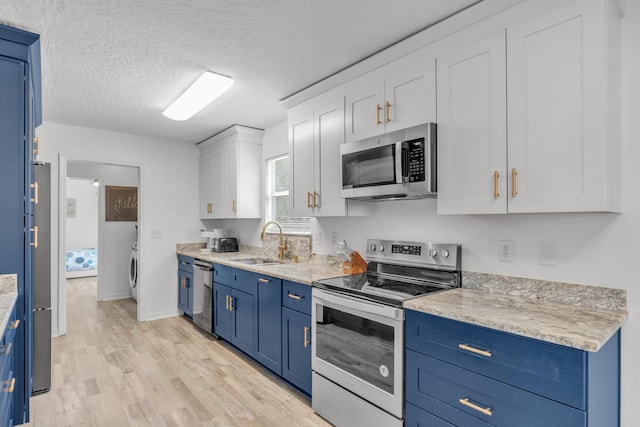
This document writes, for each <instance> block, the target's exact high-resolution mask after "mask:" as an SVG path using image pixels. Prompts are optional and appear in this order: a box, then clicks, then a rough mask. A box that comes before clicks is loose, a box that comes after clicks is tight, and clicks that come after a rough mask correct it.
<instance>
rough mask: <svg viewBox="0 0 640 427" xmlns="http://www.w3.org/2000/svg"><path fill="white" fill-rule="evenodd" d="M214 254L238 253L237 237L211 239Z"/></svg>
mask: <svg viewBox="0 0 640 427" xmlns="http://www.w3.org/2000/svg"><path fill="white" fill-rule="evenodd" d="M211 251H213V252H238V239H236V238H235V237H215V238H213V239H211Z"/></svg>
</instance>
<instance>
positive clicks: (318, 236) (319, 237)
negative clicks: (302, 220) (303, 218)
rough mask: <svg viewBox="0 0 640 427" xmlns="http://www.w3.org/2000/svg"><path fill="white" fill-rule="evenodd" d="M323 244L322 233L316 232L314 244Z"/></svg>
mask: <svg viewBox="0 0 640 427" xmlns="http://www.w3.org/2000/svg"><path fill="white" fill-rule="evenodd" d="M321 243H322V233H321V232H320V231H316V232H315V233H313V244H314V245H320V244H321Z"/></svg>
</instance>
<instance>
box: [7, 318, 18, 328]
mask: <svg viewBox="0 0 640 427" xmlns="http://www.w3.org/2000/svg"><path fill="white" fill-rule="evenodd" d="M19 325H20V319H16V320H14V321H13V322H11V324H10V325H9V329H18V326H19Z"/></svg>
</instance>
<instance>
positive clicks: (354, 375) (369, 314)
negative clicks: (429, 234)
mask: <svg viewBox="0 0 640 427" xmlns="http://www.w3.org/2000/svg"><path fill="white" fill-rule="evenodd" d="M366 259H367V261H368V263H369V265H368V268H367V272H366V273H364V274H356V275H352V276H345V277H337V278H333V279H325V280H320V281H317V282H313V289H312V297H313V298H312V300H313V310H312V341H311V342H312V344H311V347H312V354H313V357H312V368H313V383H312V389H313V390H312V391H313V393H312V396H313V400H312V406H313V409H314V410H315V411H316V412H317V413H318V414H320V415H321V416H322V417H324V418H325V419H327V420H328V421H330V422H331V423H333V424H335V425H336V426H338V427H341V426H349V427H358V426H363V427H371V426H402V425H403V419H404V404H403V403H404V381H403V375H404V311H403V309H402V303H403V302H404V301H406V300H408V299H411V298H416V297H419V296H422V295H425V294H428V293H431V292H440V291H444V290H447V289H451V288H455V287H459V286H460V278H461V273H460V264H461V246H460V245H456V244H442V243H416V242H401V241H391V240H373V239H369V240H367V252H366Z"/></svg>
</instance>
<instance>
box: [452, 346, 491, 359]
mask: <svg viewBox="0 0 640 427" xmlns="http://www.w3.org/2000/svg"><path fill="white" fill-rule="evenodd" d="M458 348H460V349H462V350H467V351H470V352H471V353H475V354H479V355H481V356H485V357H491V352H489V351H485V350H478V349H477V348H473V347H471V346H469V345H466V344H458Z"/></svg>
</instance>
